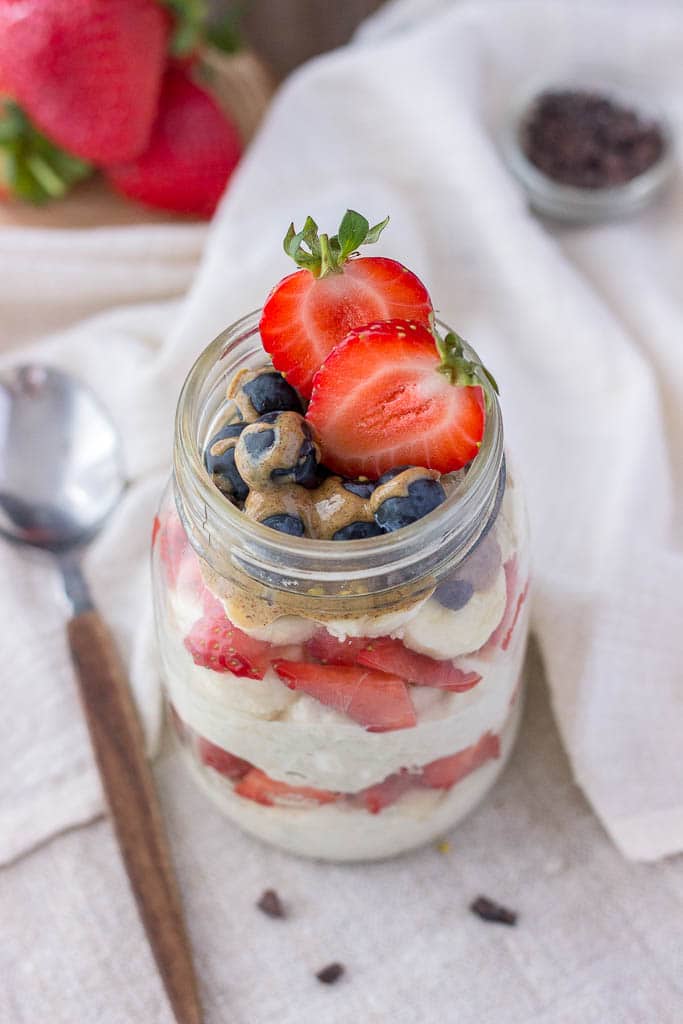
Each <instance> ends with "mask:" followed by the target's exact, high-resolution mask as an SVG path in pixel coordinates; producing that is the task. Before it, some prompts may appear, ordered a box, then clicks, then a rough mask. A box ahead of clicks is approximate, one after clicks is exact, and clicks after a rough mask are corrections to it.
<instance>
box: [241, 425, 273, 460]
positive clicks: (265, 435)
mask: <svg viewBox="0 0 683 1024" xmlns="http://www.w3.org/2000/svg"><path fill="white" fill-rule="evenodd" d="M274 444H275V431H274V430H260V431H259V432H258V433H257V434H247V436H246V437H245V438H244V447H245V448H246V450H247V452H248V453H249V455H251V457H252V458H253V459H258V458H260V457H261V455H263V453H264V452H266V451H268V449H269V448H272V447H273V445H274Z"/></svg>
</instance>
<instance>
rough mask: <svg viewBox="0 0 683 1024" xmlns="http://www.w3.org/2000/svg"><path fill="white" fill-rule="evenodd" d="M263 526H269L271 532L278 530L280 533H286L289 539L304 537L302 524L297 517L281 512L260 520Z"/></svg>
mask: <svg viewBox="0 0 683 1024" xmlns="http://www.w3.org/2000/svg"><path fill="white" fill-rule="evenodd" d="M261 521H262V523H263V525H264V526H269V527H270V528H271V530H278V531H279V532H280V533H288V534H289V535H290V536H291V537H303V535H304V532H305V530H304V524H303V522H302V521H301V519H300V518H299V516H293V515H289V514H288V513H287V512H281V513H278V514H277V515H274V516H267V517H266V518H265V519H263V520H261Z"/></svg>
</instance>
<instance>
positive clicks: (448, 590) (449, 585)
mask: <svg viewBox="0 0 683 1024" xmlns="http://www.w3.org/2000/svg"><path fill="white" fill-rule="evenodd" d="M473 593H474V587H473V586H472V584H471V583H470V582H469V580H460V579H457V578H454V579H451V580H444V581H443V583H440V584H439V586H438V587H437V588H436V590H435V591H434V597H435V598H436V599H437V601H438V602H439V604H440V605H443V607H444V608H450V610H451V611H452V612H457V611H460V609H461V608H464V607H465V605H466V604H467V602H468V601H469V599H470V598H471V597H472V594H473Z"/></svg>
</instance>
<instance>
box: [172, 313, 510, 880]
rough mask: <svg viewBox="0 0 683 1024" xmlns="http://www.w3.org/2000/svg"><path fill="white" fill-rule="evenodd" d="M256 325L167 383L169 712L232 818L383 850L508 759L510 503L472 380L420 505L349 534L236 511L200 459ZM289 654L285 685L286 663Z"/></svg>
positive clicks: (419, 834)
mask: <svg viewBox="0 0 683 1024" xmlns="http://www.w3.org/2000/svg"><path fill="white" fill-rule="evenodd" d="M258 319H259V314H256V313H255V314H252V315H250V316H247V317H245V318H244V319H243V320H241V321H239V322H238V323H237V324H234V325H233V326H232V327H229V328H228V329H227V330H226V331H224V332H223V333H222V334H221V335H219V337H218V338H216V340H215V341H214V342H213V343H212V344H211V345H209V347H208V348H207V349H206V350H205V351H204V353H203V354H202V355H201V356H200V357H199V359H198V360H197V362H196V363H195V365H194V366H193V368H192V370H191V371H190V373H189V376H188V378H187V380H186V382H185V385H184V387H183V390H182V393H181V395H180V400H179V405H178V412H177V418H176V431H175V451H174V472H173V479H172V481H171V483H170V484H169V486H168V488H167V490H166V493H165V494H164V497H163V499H162V503H161V508H160V512H159V516H158V519H157V521H156V522H155V530H154V544H153V547H154V552H153V572H154V595H155V609H156V621H157V629H158V637H159V646H160V655H161V663H162V670H163V676H164V682H165V689H166V694H167V698H168V702H169V704H170V709H171V717H172V720H173V722H174V724H175V728H176V731H177V734H178V737H179V739H180V741H181V746H182V749H183V751H184V754H185V756H186V760H187V764H188V767H189V769H190V770H191V772H192V773H193V775H194V776H195V778H196V780H197V782H198V783H199V785H200V787H201V788H202V789H203V790H204V791H205V792H206V793H207V794H208V795H209V796H210V797H211V798H212V799H213V800H214V801H215V803H216V804H217V805H218V806H219V807H220V808H221V810H223V811H224V813H225V814H226V815H227V816H228V817H229V818H231V819H232V820H233V821H234V822H236V823H237V824H238V825H240V826H241V827H242V828H243V829H245V830H246V831H247V832H250V833H252V834H253V835H255V836H258V837H259V838H261V839H263V840H266V841H268V842H270V843H273V844H275V845H277V846H280V847H282V848H283V849H286V850H289V851H291V852H294V853H298V854H302V855H305V856H311V857H320V858H326V859H329V860H338V861H342V860H365V859H372V858H379V857H387V856H391V855H392V854H397V853H400V852H401V851H404V850H408V849H411V848H412V847H415V846H418V845H420V844H422V843H425V842H427V841H429V840H431V839H434V838H436V837H438V836H440V835H443V833H444V832H445V831H446V830H448V829H450V828H451V827H452V826H454V825H455V824H456V823H457V822H458V821H460V819H461V818H463V816H464V815H465V814H467V813H468V811H470V810H471V809H472V808H473V807H474V806H475V805H476V804H477V803H478V802H479V801H480V800H481V799H482V797H483V796H484V794H485V793H486V792H487V791H488V789H489V788H490V787H491V786H492V785H493V783H494V781H495V779H496V777H497V776H498V775H499V773H500V771H501V769H502V768H503V765H504V764H505V761H506V758H507V757H508V755H509V753H510V750H511V747H512V745H513V742H514V739H515V735H516V732H517V726H518V721H519V715H520V704H521V700H520V673H521V669H522V661H523V655H524V648H525V642H526V634H527V616H528V602H527V601H526V600H525V598H526V596H527V591H528V579H529V555H528V544H527V527H526V514H525V509H524V501H523V497H522V495H521V493H520V488H519V484H518V482H517V481H516V480H515V479H513V476H512V473H511V471H510V467H509V460H508V459H507V458H506V456H505V454H504V448H503V430H502V422H501V416H500V409H499V406H498V402H497V400H496V396H495V394H493V392H492V390H491V388H490V385H489V384H488V382H487V381H486V380H482V387H483V388H484V389H485V390H486V391H487V393H488V399H489V413H488V416H487V425H486V432H485V436H484V439H483V442H482V445H481V449H480V452H479V454H478V456H477V457H476V459H475V460H474V461H473V462H472V463H471V464H470V466H469V468H468V469H467V470H466V471H465V472H460V473H458V474H454V475H453V479H452V481H449V484H448V486H447V491H448V496H447V498H446V501H445V502H444V503H443V504H441V505H440V506H439V507H438V508H437V509H435V510H434V511H433V512H432V513H430V514H429V515H428V516H426V517H425V518H424V519H422V520H419V521H418V522H416V523H414V524H412V525H411V526H408V527H404V528H403V529H401V530H399V531H397V532H395V533H389V534H386V535H382V536H379V537H371V538H367V539H364V540H354V541H329V540H311V539H307V538H302V537H292V536H288V535H285V534H282V533H278V532H276V531H274V530H271V529H270V528H268V527H266V526H263V525H261V524H260V523H257V522H255V521H253V520H251V519H249V518H248V517H247V516H246V515H245V514H244V513H243V512H241V511H240V510H239V509H237V508H236V507H234V506H233V505H232V504H231V503H230V502H229V500H228V499H227V498H225V497H224V496H223V495H222V494H221V492H220V491H219V490H218V489H217V488H216V487H215V485H214V484H213V482H212V480H211V478H210V476H209V474H208V473H207V471H206V469H205V468H204V463H203V456H202V453H203V451H204V448H205V445H206V443H207V441H208V439H209V438H210V437H212V436H213V434H214V433H215V431H216V430H217V429H218V428H219V427H220V426H221V415H223V416H224V415H225V412H224V410H225V391H226V385H227V383H228V381H229V380H230V379H231V378H232V377H233V375H234V374H235V373H236V372H237V371H238V370H240V369H242V368H244V367H255V366H258V365H262V364H263V363H264V362H266V357H265V353H264V352H263V349H262V347H261V343H260V338H259V333H258ZM469 355H470V357H472V356H473V353H472V352H471V350H469ZM198 648H201V654H198ZM302 662H304V663H306V664H305V666H304V668H305V679H306V681H305V684H304V686H303V688H302V686H300V685H299V684H298V683H297V672H296V671H295V672H292V671H291V666H292V665H299V666H301V663H302ZM288 666H289V667H290V668H288ZM316 668H317V672H316ZM300 671H301V670H300V669H299V673H300ZM318 676H319V678H318ZM299 682H300V680H299ZM290 687H291V688H290Z"/></svg>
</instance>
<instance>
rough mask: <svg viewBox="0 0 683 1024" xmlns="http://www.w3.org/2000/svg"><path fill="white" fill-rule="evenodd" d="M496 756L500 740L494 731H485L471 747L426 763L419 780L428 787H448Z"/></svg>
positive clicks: (498, 755)
mask: <svg viewBox="0 0 683 1024" xmlns="http://www.w3.org/2000/svg"><path fill="white" fill-rule="evenodd" d="M496 757H500V740H499V738H498V736H496V735H495V734H494V733H492V732H486V733H484V735H483V736H481V737H480V739H479V740H478V741H477V742H476V743H474V744H473V745H472V746H471V747H466V748H465V749H464V750H460V751H458V753H457V754H451V755H450V756H449V757H440V758H438V759H437V760H436V761H431V762H430V763H429V764H426V765H425V766H424V767H423V769H422V771H421V773H420V776H419V782H420V783H421V785H423V786H428V787H429V788H430V789H450V788H451V786H454V785H455V784H456V782H460V780H461V779H464V778H465V776H466V775H469V774H470V772H473V771H474V770H475V769H476V768H479V767H480V765H482V764H484V763H485V762H486V761H488V760H490V759H491V758H496Z"/></svg>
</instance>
